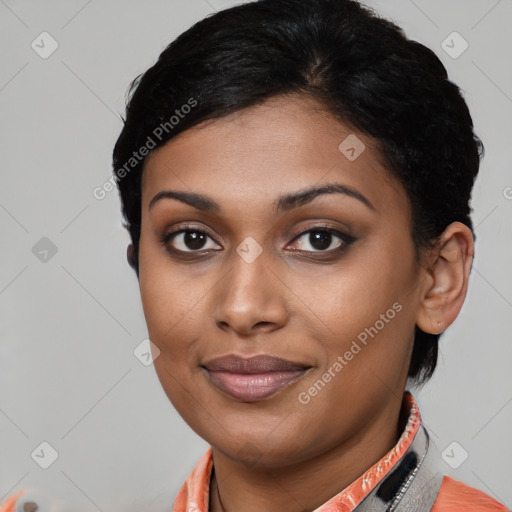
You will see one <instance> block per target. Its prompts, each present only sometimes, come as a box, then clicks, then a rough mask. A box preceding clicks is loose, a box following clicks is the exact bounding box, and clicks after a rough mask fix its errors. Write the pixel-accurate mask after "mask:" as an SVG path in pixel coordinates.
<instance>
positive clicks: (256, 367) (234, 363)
mask: <svg viewBox="0 0 512 512" xmlns="http://www.w3.org/2000/svg"><path fill="white" fill-rule="evenodd" d="M202 367H203V368H204V369H205V370H206V372H207V374H208V377H209V381H210V383H211V384H213V385H214V386H215V387H216V388H218V389H220V390H221V391H223V392H224V393H225V394H227V395H229V396H230V397H232V398H235V399H237V400H240V401H244V402H255V401H258V400H262V399H264V398H267V397H269V396H271V395H274V394H275V393H277V392H278V391H281V390H283V389H284V388H287V387H288V386H290V385H292V384H293V383H294V382H296V381H297V380H299V379H300V378H301V377H302V376H303V375H304V374H305V373H306V372H307V371H308V370H309V369H310V368H311V366H310V365H306V364H302V363H297V362H293V361H288V360H286V359H282V358H279V357H272V356H269V355H258V356H253V357H250V358H244V357H240V356H236V355H233V354H230V355H228V356H224V357H220V358H217V359H213V360H211V361H208V362H207V363H205V364H204V365H202Z"/></svg>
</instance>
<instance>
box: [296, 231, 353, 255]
mask: <svg viewBox="0 0 512 512" xmlns="http://www.w3.org/2000/svg"><path fill="white" fill-rule="evenodd" d="M336 239H337V240H336ZM295 240H297V241H298V245H299V248H298V249H297V250H299V251H303V252H331V251H336V250H343V249H345V248H346V247H347V246H348V245H350V244H351V243H352V242H353V241H354V240H355V238H354V237H352V236H350V235H347V234H345V233H342V232H341V231H338V230H337V229H332V228H327V227H323V226H317V227H315V228H313V229H308V230H307V231H304V232H303V233H301V234H300V235H298V236H297V237H295V239H294V241H295ZM310 248H312V249H310Z"/></svg>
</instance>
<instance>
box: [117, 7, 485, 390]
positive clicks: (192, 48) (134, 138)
mask: <svg viewBox="0 0 512 512" xmlns="http://www.w3.org/2000/svg"><path fill="white" fill-rule="evenodd" d="M294 93H298V94H302V95H304V96H307V97H310V98H313V99H315V100H317V101H319V102H320V103H321V104H322V105H323V106H325V107H326V109H327V111H328V112H330V113H331V114H332V115H333V116H334V117H337V118H338V119H340V120H341V121H342V122H344V123H345V124H347V125H349V126H351V127H353V128H355V129H357V130H359V131H360V132H361V133H364V134H366V135H369V136H371V137H373V138H374V139H375V140H376V142H377V143H378V147H379V149H380V151H379V154H380V155H381V156H382V158H383V161H384V162H385V164H386V167H387V168H388V169H389V171H390V173H391V175H392V176H394V177H395V178H397V179H398V180H399V182H400V183H401V184H402V185H403V186H404V188H405V190H406V192H407V195H408V197H409V199H410V204H411V208H412V217H413V218H412V229H411V237H412V239H413V241H414V247H415V249H416V251H417V252H416V254H417V255H418V254H419V253H420V251H421V249H425V248H432V247H434V246H435V243H436V241H437V240H438V238H439V235H441V233H442V232H443V231H444V229H445V228H446V227H447V226H448V225H449V224H450V223H452V222H454V221H459V222H462V223H463V224H465V225H466V226H468V227H469V228H470V230H471V232H472V233H473V236H474V237H475V234H474V231H473V226H472V222H471V218H470V213H471V208H470V204H469V203H470V199H471V191H472V188H473V184H474V181H475V179H476V176H477V174H478V169H479V166H480V160H481V158H482V157H483V154H484V146H483V144H482V142H481V140H480V139H479V138H478V137H477V136H476V135H475V133H474V131H473V122H472V119H471V115H470V113H469V110H468V107H467V105H466V102H465V101H464V98H463V95H462V92H461V90H460V89H459V87H458V86H457V85H455V84H454V83H453V82H451V81H450V80H449V79H448V77H447V71H446V68H445V67H444V65H443V64H442V62H441V61H440V60H439V58H438V57H437V56H436V55H435V53H434V52H433V51H432V50H430V49H429V48H427V47H425V46H424V45H422V44H420V43H419V42H417V41H414V40H411V39H408V38H407V37H406V35H405V33H404V31H403V30H402V29H401V28H400V27H398V26H397V25H396V24H394V23H393V22H392V21H390V20H387V19H385V18H383V17H381V16H380V15H379V14H378V13H376V12H375V11H374V10H373V9H371V8H369V7H367V6H363V5H362V4H360V3H359V2H357V1H355V0H307V1H305V0H258V1H255V2H250V3H245V4H241V5H238V6H235V7H232V8H229V9H225V10H223V11H220V12H217V13H214V14H212V15H210V16H208V17H206V18H205V19H203V20H201V21H199V22H197V23H196V24H194V25H193V26H192V27H191V28H189V29H188V30H186V31H185V32H184V33H182V34H181V35H179V36H178V37H177V38H176V39H175V40H174V41H173V42H172V43H170V44H169V45H168V46H167V47H166V48H165V49H164V50H163V52H162V53H161V54H160V56H159V58H158V60H157V62H156V63H155V64H154V65H153V66H152V67H150V68H149V69H148V70H147V71H146V72H145V73H143V74H140V75H138V76H137V77H136V78H135V79H134V80H133V81H132V82H131V84H130V87H129V89H128V92H127V98H126V118H124V117H123V121H124V127H123V129H122V131H121V134H120V136H119V138H118V140H117V143H116V145H115V148H114V152H113V167H114V175H115V179H116V181H117V185H118V187H119V191H120V196H121V202H122V214H123V217H124V219H125V223H124V224H123V225H124V227H125V228H126V229H127V230H128V231H129V233H130V237H131V243H132V244H133V248H134V252H133V257H132V259H131V261H130V264H131V265H132V267H133V268H134V270H135V272H136V274H137V277H139V267H138V249H139V238H140V229H141V194H142V191H141V183H142V182H141V177H142V172H143V166H144V161H145V158H143V157H141V156H140V154H144V153H146V154H147V151H148V149H149V150H151V149H154V148H155V147H159V146H162V145H163V144H165V143H166V142H167V141H169V140H170V139H172V138H173V137H175V136H176V135H177V134H179V133H180V132H183V131H184V130H187V129H188V128H191V127H193V126H195V125H197V124H199V123H200V122H202V121H205V120H208V119H218V118H221V117H223V116H225V115H227V114H230V113H233V112H235V111H239V110H242V109H244V108H246V107H250V106H254V105H257V104H260V103H262V102H264V101H265V100H267V99H269V98H272V97H275V96H279V95H286V94H294ZM141 148H146V150H145V151H141ZM139 152H140V154H139ZM135 153H137V158H135V157H134V154H135ZM475 238H476V237H475ZM439 337H440V335H436V334H430V333H425V332H423V331H421V330H420V329H419V328H418V327H417V326H416V331H415V339H414V347H413V354H412V357H411V363H410V368H409V374H408V376H409V378H410V379H411V381H412V382H413V383H414V384H416V385H417V386H421V385H423V384H424V383H425V382H426V381H428V380H429V379H430V377H431V376H432V374H433V372H434V370H435V367H436V364H437V357H438V342H439Z"/></svg>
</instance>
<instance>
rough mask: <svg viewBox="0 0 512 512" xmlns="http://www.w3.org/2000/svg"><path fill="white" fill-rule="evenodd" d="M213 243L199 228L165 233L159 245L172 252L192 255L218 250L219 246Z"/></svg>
mask: <svg viewBox="0 0 512 512" xmlns="http://www.w3.org/2000/svg"><path fill="white" fill-rule="evenodd" d="M208 240H210V242H213V240H212V238H211V237H210V235H208V233H207V232H206V231H204V230H203V229H199V228H193V227H190V228H186V229H180V230H178V231H174V232H172V233H167V234H165V235H164V236H163V237H162V238H161V240H160V241H161V243H162V244H163V245H164V246H166V247H167V248H168V249H169V250H170V251H172V252H184V253H187V252H188V253H194V252H197V251H200V250H212V249H213V250H218V248H219V247H220V246H218V245H217V244H215V243H214V242H213V243H210V245H208Z"/></svg>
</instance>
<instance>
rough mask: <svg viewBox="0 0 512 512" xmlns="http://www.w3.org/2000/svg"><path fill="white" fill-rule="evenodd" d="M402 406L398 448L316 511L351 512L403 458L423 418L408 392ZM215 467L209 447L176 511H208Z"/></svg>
mask: <svg viewBox="0 0 512 512" xmlns="http://www.w3.org/2000/svg"><path fill="white" fill-rule="evenodd" d="M403 406H404V407H405V410H406V413H407V416H408V421H407V424H406V426H405V429H404V431H403V432H402V435H401V436H400V439H399V440H398V442H397V443H396V445H395V446H394V447H393V448H392V449H391V450H390V451H389V452H388V453H387V454H386V455H384V457H382V458H381V459H380V460H379V461H377V462H376V463H375V464H374V465H373V466H372V467H371V468H369V469H368V470H367V471H366V472H365V473H363V474H362V475H361V476H360V477H359V478H358V479H357V480H355V481H354V482H352V483H351V484H350V485H349V486H348V487H346V488H345V489H343V490H342V491H341V492H340V493H338V494H336V496H334V497H332V498H331V499H330V500H328V501H326V502H325V503H324V504H323V505H321V506H320V507H318V508H317V509H315V510H314V511H313V512H341V511H343V512H351V511H352V510H354V509H355V508H356V507H357V506H358V505H359V504H360V503H361V502H362V501H363V499H364V498H366V496H368V494H369V493H370V492H371V491H372V489H374V488H375V486H376V485H377V484H378V483H380V482H381V481H382V480H383V479H384V477H385V476H386V475H387V474H388V473H389V472H390V471H391V469H392V468H393V467H394V466H395V465H396V463H397V462H398V461H399V460H400V459H401V458H402V457H403V456H404V454H405V452H406V451H407V449H408V448H409V447H410V445H411V443H412V441H413V439H414V437H415V436H416V433H417V432H418V429H419V428H420V425H421V416H420V411H419V408H418V404H417V403H416V400H415V399H414V397H413V396H412V394H411V393H410V392H409V391H405V392H404V398H403ZM212 467H213V459H212V449H211V447H209V448H208V450H207V451H206V453H205V454H204V455H203V456H202V457H201V459H200V460H199V462H198V463H197V465H196V466H195V467H194V469H193V470H192V472H191V473H190V475H189V476H188V478H187V479H186V481H185V483H184V484H183V486H182V487H181V489H180V490H179V492H178V495H177V496H176V500H175V502H174V507H173V512H183V511H186V512H208V508H209V499H210V478H211V475H212Z"/></svg>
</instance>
